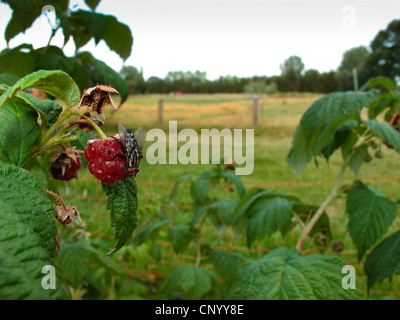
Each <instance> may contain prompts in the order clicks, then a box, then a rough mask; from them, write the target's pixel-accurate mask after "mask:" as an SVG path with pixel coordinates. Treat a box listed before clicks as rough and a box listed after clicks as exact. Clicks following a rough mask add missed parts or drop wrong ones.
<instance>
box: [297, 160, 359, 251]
mask: <svg viewBox="0 0 400 320" xmlns="http://www.w3.org/2000/svg"><path fill="white" fill-rule="evenodd" d="M351 156H352V154H351V155H350V156H349V157H348V158H347V161H346V162H345V163H344V164H343V166H342V168H341V170H340V173H339V175H338V176H337V178H336V182H335V184H334V186H333V187H332V189H331V192H330V193H329V195H328V196H327V197H326V199H325V200H324V202H323V203H322V204H321V206H320V207H319V209H318V210H317V212H316V213H315V214H314V215H313V217H312V218H311V220H310V222H309V223H307V225H306V226H305V228H304V230H303V233H302V235H301V237H300V239H299V241H298V242H297V245H296V250H297V251H299V252H301V249H302V248H303V245H304V242H305V240H306V238H307V237H308V235H309V234H310V232H311V230H312V229H313V227H314V225H315V224H316V223H317V221H318V220H319V219H320V218H321V216H322V215H323V213H324V212H325V210H326V208H327V207H328V205H329V204H330V203H331V201H332V200H333V199H335V198H336V197H337V195H338V190H339V188H340V183H341V181H342V178H343V175H344V173H345V171H346V168H347V164H348V162H349V159H350V158H351Z"/></svg>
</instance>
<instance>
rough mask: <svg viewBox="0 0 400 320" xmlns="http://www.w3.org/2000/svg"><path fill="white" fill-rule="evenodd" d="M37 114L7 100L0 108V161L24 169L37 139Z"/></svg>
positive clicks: (22, 105) (25, 106)
mask: <svg viewBox="0 0 400 320" xmlns="http://www.w3.org/2000/svg"><path fill="white" fill-rule="evenodd" d="M39 129H40V127H39V125H38V123H37V113H36V111H35V110H33V109H32V108H31V107H29V106H27V105H26V104H24V103H21V102H19V101H15V100H7V101H6V102H5V104H4V105H3V107H2V108H0V161H1V162H3V163H9V164H14V165H16V166H18V167H25V166H26V165H27V162H28V159H29V152H30V151H31V150H32V147H33V146H34V144H35V142H36V140H37V138H38V137H39V134H40V132H39Z"/></svg>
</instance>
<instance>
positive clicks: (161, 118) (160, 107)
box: [158, 99, 164, 123]
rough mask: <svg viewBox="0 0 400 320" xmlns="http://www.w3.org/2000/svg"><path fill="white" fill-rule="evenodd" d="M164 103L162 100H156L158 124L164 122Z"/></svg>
mask: <svg viewBox="0 0 400 320" xmlns="http://www.w3.org/2000/svg"><path fill="white" fill-rule="evenodd" d="M163 109H164V101H163V100H162V99H160V100H158V122H160V123H162V122H163V121H164V114H163Z"/></svg>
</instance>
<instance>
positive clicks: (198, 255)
mask: <svg viewBox="0 0 400 320" xmlns="http://www.w3.org/2000/svg"><path fill="white" fill-rule="evenodd" d="M205 220H206V215H204V218H203V219H202V220H201V222H200V226H199V235H198V237H197V258H196V267H198V266H200V263H201V242H202V232H201V230H202V228H203V224H204V221H205Z"/></svg>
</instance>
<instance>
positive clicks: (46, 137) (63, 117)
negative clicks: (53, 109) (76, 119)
mask: <svg viewBox="0 0 400 320" xmlns="http://www.w3.org/2000/svg"><path fill="white" fill-rule="evenodd" d="M70 116H71V110H69V109H66V110H65V111H64V113H62V114H61V115H60V116H59V117H58V119H57V121H56V122H55V123H54V124H53V125H52V126H51V127H50V128H49V130H47V132H46V133H45V135H44V136H43V137H42V138H41V144H42V145H44V144H45V143H46V142H47V140H49V138H50V136H51V134H52V133H53V132H54V131H55V130H56V129H57V127H59V126H60V124H61V123H62V122H63V121H64V120H66V119H68V118H69V117H70Z"/></svg>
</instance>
